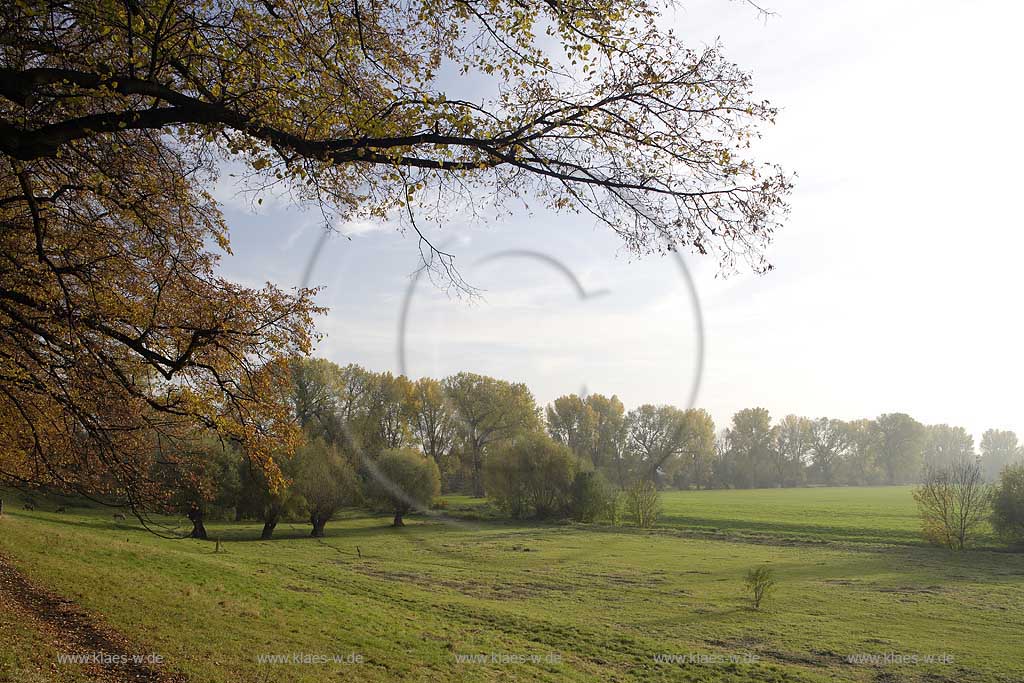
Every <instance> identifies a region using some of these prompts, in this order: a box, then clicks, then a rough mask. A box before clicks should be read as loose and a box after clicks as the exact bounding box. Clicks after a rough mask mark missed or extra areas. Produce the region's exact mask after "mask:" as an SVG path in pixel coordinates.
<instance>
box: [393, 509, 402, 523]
mask: <svg viewBox="0 0 1024 683" xmlns="http://www.w3.org/2000/svg"><path fill="white" fill-rule="evenodd" d="M404 514H405V513H404V512H402V511H401V510H396V511H395V521H394V522H392V523H391V526H405V522H403V521H402V516H403V515H404Z"/></svg>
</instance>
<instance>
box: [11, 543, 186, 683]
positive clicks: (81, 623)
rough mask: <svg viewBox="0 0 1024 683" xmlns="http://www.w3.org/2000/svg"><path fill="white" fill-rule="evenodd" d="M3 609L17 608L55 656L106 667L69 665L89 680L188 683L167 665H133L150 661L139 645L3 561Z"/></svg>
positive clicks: (134, 682)
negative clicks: (139, 658)
mask: <svg viewBox="0 0 1024 683" xmlns="http://www.w3.org/2000/svg"><path fill="white" fill-rule="evenodd" d="M0 603H3V604H5V605H6V606H12V607H13V608H14V609H15V610H17V612H18V613H19V616H20V617H22V618H24V619H25V620H26V621H27V622H28V623H31V624H32V625H33V626H34V627H35V630H36V631H37V632H38V633H40V634H42V635H43V636H44V637H46V638H47V641H48V644H49V645H50V646H52V647H53V649H54V650H56V651H57V652H60V653H62V654H66V655H86V656H88V655H93V654H95V655H97V657H98V658H102V660H103V661H104V662H106V663H99V662H89V663H82V664H77V663H76V664H67V665H66V666H71V667H81V669H82V672H83V673H88V675H89V679H90V680H93V681H100V682H102V683H187V680H188V679H187V678H186V677H185V676H184V675H183V674H180V673H176V672H172V671H168V670H166V668H165V666H166V665H159V664H148V663H146V662H145V661H142V662H136V661H132V657H133V656H138V655H142V657H145V656H146V654H147V653H146V652H144V651H142V652H140V651H139V649H138V646H137V645H134V644H132V643H131V642H129V640H128V639H127V638H125V637H124V636H123V635H121V634H120V633H118V632H117V631H115V630H114V629H112V628H110V627H109V626H106V625H105V624H102V623H100V622H99V621H97V620H96V619H94V618H93V617H91V616H90V615H89V614H87V613H86V612H85V611H84V610H83V609H82V608H80V607H79V606H78V605H76V604H75V603H74V602H72V601H70V600H65V599H64V598H62V597H60V596H58V595H55V594H53V593H51V592H49V591H46V590H44V589H42V588H40V587H38V586H36V585H34V584H32V583H31V582H29V580H28V579H27V578H25V575H24V574H22V573H21V572H20V571H18V570H17V569H15V568H14V566H13V565H12V564H11V562H10V561H9V560H8V559H7V558H6V557H4V556H3V555H0Z"/></svg>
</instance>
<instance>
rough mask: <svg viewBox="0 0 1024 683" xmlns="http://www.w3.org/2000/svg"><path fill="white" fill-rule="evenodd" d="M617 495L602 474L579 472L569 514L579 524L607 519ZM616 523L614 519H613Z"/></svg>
mask: <svg viewBox="0 0 1024 683" xmlns="http://www.w3.org/2000/svg"><path fill="white" fill-rule="evenodd" d="M615 497H616V495H615V490H614V489H612V487H611V486H610V485H609V484H608V482H607V481H606V480H605V478H604V476H603V475H602V474H601V473H600V472H577V473H576V477H575V478H574V479H573V481H572V492H571V495H570V502H569V514H570V516H571V517H572V518H573V520H575V521H577V522H584V523H588V524H589V523H590V522H594V521H596V520H598V519H602V518H606V517H607V516H608V515H609V512H612V516H613V517H614V511H613V510H611V509H609V508H610V507H612V501H614V499H615ZM613 523H614V519H613Z"/></svg>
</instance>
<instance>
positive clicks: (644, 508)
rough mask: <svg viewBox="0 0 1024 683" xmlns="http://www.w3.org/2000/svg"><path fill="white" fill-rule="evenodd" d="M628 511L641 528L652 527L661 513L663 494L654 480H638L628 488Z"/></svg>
mask: <svg viewBox="0 0 1024 683" xmlns="http://www.w3.org/2000/svg"><path fill="white" fill-rule="evenodd" d="M626 512H627V514H629V516H630V517H631V518H632V520H633V523H634V524H635V525H636V526H638V527H640V528H641V529H650V528H651V527H653V526H654V523H655V522H657V521H658V516H659V515H660V514H661V494H659V493H658V487H657V486H655V485H654V483H653V482H651V481H648V480H646V479H642V480H638V481H636V482H634V483H633V484H631V485H630V487H629V488H627V489H626Z"/></svg>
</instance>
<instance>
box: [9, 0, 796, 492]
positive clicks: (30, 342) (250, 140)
mask: <svg viewBox="0 0 1024 683" xmlns="http://www.w3.org/2000/svg"><path fill="white" fill-rule="evenodd" d="M658 12H659V8H658V7H656V6H655V5H654V4H652V3H649V2H646V1H645V0H623V1H622V2H605V1H603V0H602V1H599V2H592V1H590V0H568V1H567V2H561V1H558V0H548V1H539V0H538V1H533V0H520V1H510V0H484V1H479V2H478V1H477V0H401V1H399V0H344V1H340V2H337V1H334V0H324V1H317V2H308V1H299V0H294V1H293V0H265V1H263V2H255V1H245V0H203V1H198V2H197V1H192V0H158V1H153V2H150V1H148V0H92V1H87V0H66V1H63V2H37V1H34V0H17V1H15V2H8V3H4V4H3V7H2V9H0V17H2V26H0V96H2V97H0V152H2V154H3V160H2V169H0V220H2V236H0V241H2V250H3V256H2V261H0V334H2V341H0V344H2V346H0V477H2V478H4V479H5V480H8V481H15V482H21V483H27V484H37V483H46V484H59V485H61V486H64V487H66V488H77V489H78V490H81V491H84V492H93V493H96V492H99V493H111V494H118V495H125V496H128V497H129V498H131V499H133V500H144V499H146V498H147V497H148V495H149V493H148V492H147V491H146V489H145V486H146V484H147V481H148V480H147V476H146V472H147V471H148V469H149V467H150V466H151V462H150V461H149V460H148V459H147V458H152V457H159V456H152V455H145V456H144V454H152V453H154V452H156V453H159V450H160V449H159V448H156V449H154V447H153V444H154V443H157V444H160V443H164V442H165V441H168V440H170V442H172V443H173V440H174V439H175V438H183V435H187V434H189V433H190V432H191V431H192V430H194V429H196V428H197V427H198V428H202V429H207V430H215V431H218V432H220V433H221V434H224V435H227V436H229V437H230V438H234V439H237V440H239V441H241V442H243V443H244V444H246V452H247V453H249V454H251V455H255V456H257V457H258V458H259V460H260V462H261V463H263V464H266V465H267V466H268V467H269V468H270V469H271V470H272V469H273V467H272V464H271V461H272V454H273V452H274V451H275V450H280V451H281V452H287V451H288V450H289V448H290V446H289V444H291V443H293V442H294V439H295V431H294V427H293V425H292V424H291V420H290V419H289V416H288V414H287V411H286V409H285V403H284V402H283V401H282V400H281V399H280V398H279V396H281V393H280V392H279V391H278V390H277V389H276V388H275V387H277V386H278V384H279V381H280V380H279V378H280V375H281V373H279V372H276V371H275V368H278V367H279V366H280V364H281V361H282V360H283V359H284V358H285V357H287V356H288V355H289V354H292V353H295V352H304V351H306V350H308V348H309V344H310V336H311V332H310V329H311V319H312V316H313V315H314V314H315V313H316V309H315V308H314V306H313V305H312V303H311V298H310V297H311V294H312V293H311V292H308V291H298V292H284V291H281V290H279V289H277V288H275V287H273V286H272V285H268V286H267V287H265V288H264V289H260V290H256V289H251V288H247V287H243V286H240V285H237V284H234V283H231V282H227V281H225V280H223V279H221V278H219V277H218V276H217V274H216V257H215V254H214V252H213V251H212V250H211V249H212V246H211V245H217V246H219V247H220V248H222V249H225V248H226V247H227V230H226V227H225V225H224V224H223V222H222V218H221V215H220V212H219V210H218V206H217V204H216V202H215V201H214V199H213V198H212V197H211V196H210V195H209V194H208V193H207V192H206V190H205V189H204V188H206V187H209V186H210V183H211V182H212V181H213V180H214V178H215V176H216V173H217V170H218V169H219V168H223V167H224V165H225V164H226V163H233V164H240V165H243V166H244V167H245V168H246V169H247V175H248V181H247V182H248V187H251V188H254V189H256V190H257V191H275V192H285V193H287V194H288V195H289V196H290V197H291V198H292V199H294V201H295V202H297V203H304V204H313V205H315V206H316V207H318V208H319V209H321V210H322V211H323V212H324V216H325V219H326V220H327V222H328V223H333V222H334V221H337V220H346V219H356V218H366V217H371V218H372V217H376V218H385V217H386V218H390V219H392V220H395V221H398V222H401V223H402V224H403V225H404V226H405V227H407V228H412V229H414V230H416V231H417V232H419V230H420V229H419V227H418V222H419V221H421V220H426V219H428V218H434V219H440V220H443V218H444V216H446V215H447V213H446V211H445V210H443V209H442V208H439V207H451V206H459V207H470V208H472V209H475V210H477V211H479V210H480V209H482V208H484V207H485V206H488V205H490V206H494V207H499V208H500V207H508V206H512V205H513V204H512V202H511V200H514V199H519V198H523V199H525V198H540V199H541V200H542V201H543V202H544V203H545V204H546V205H547V206H548V207H550V208H553V209H556V210H569V211H577V212H582V213H585V214H589V215H591V216H592V217H593V218H594V219H595V220H596V221H598V222H600V223H603V224H605V225H607V226H608V227H610V228H611V229H612V230H614V231H615V232H616V233H618V234H619V235H620V236H621V237H622V239H623V240H624V242H625V244H626V245H627V246H628V247H629V248H630V249H632V250H633V251H635V252H638V253H643V252H650V251H665V250H671V249H680V248H685V249H690V250H694V251H697V252H699V253H711V254H715V255H716V256H717V257H718V258H719V259H720V260H721V261H722V263H723V264H724V266H725V267H727V268H729V267H732V266H733V265H734V264H735V263H736V262H737V260H745V261H747V262H749V263H750V264H752V265H753V267H754V268H755V269H759V268H763V267H765V265H766V264H765V263H764V261H763V260H762V258H761V252H762V249H763V247H764V245H765V244H766V243H767V241H768V240H769V238H770V236H771V233H772V231H773V229H774V228H775V227H776V225H777V223H778V221H779V220H780V218H781V216H782V215H783V214H784V213H785V210H786V204H785V201H786V196H787V194H788V192H789V189H790V183H789V179H788V177H787V176H786V175H784V174H783V172H782V171H780V170H779V169H778V168H776V167H772V166H767V165H764V164H760V163H758V162H756V161H755V160H753V159H751V158H750V154H749V146H750V143H751V141H752V140H754V139H756V137H757V126H758V125H759V124H762V123H764V122H767V121H770V120H771V119H772V118H773V116H774V110H773V109H772V108H771V107H770V106H768V105H767V104H766V103H763V102H759V101H756V100H755V99H753V96H752V93H751V84H750V79H749V76H748V75H747V74H746V73H745V72H743V71H742V70H741V69H739V68H738V67H737V66H735V65H734V64H732V63H730V62H729V61H727V60H726V59H725V58H723V56H722V55H721V53H720V51H719V49H718V48H717V47H709V48H705V49H699V50H692V49H688V48H686V47H684V46H683V45H681V44H680V43H679V41H678V40H677V39H676V38H675V37H674V36H673V35H672V34H671V33H670V32H667V31H664V30H661V29H659V28H656V25H657V21H658ZM420 239H421V242H420V246H421V249H422V251H423V254H424V258H425V259H426V262H427V264H428V265H430V266H432V267H434V268H438V269H439V272H441V273H445V274H448V275H454V276H455V277H456V278H457V274H456V273H455V272H454V271H453V269H452V262H451V257H450V256H449V255H447V254H444V253H441V252H439V251H437V250H435V249H434V248H433V246H432V245H431V244H430V243H429V242H426V241H425V238H424V237H423V233H422V232H421V233H420ZM424 246H425V247H426V248H424Z"/></svg>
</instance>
